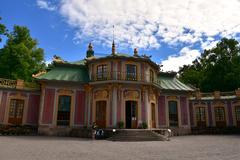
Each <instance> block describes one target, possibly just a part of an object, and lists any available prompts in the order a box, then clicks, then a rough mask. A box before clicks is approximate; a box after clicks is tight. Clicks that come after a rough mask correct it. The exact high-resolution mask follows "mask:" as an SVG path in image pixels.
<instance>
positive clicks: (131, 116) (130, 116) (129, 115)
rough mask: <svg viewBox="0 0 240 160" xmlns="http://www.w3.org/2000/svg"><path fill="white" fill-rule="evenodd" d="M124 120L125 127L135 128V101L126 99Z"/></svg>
mask: <svg viewBox="0 0 240 160" xmlns="http://www.w3.org/2000/svg"><path fill="white" fill-rule="evenodd" d="M125 118H126V119H125V122H126V128H128V129H130V128H132V129H134V128H137V102H136V101H126V104H125Z"/></svg>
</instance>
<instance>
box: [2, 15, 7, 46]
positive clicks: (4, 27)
mask: <svg viewBox="0 0 240 160" xmlns="http://www.w3.org/2000/svg"><path fill="white" fill-rule="evenodd" d="M0 20H2V18H1V17H0ZM6 34H7V29H6V26H5V25H4V24H1V23H0V42H2V38H1V36H2V35H6Z"/></svg>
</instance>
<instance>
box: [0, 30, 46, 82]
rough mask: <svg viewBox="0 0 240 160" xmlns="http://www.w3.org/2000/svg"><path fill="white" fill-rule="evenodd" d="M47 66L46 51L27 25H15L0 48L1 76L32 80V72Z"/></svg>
mask: <svg viewBox="0 0 240 160" xmlns="http://www.w3.org/2000/svg"><path fill="white" fill-rule="evenodd" d="M44 67H45V63H44V51H43V49H41V48H38V47H37V40H36V39H33V38H32V37H31V35H30V31H29V29H28V28H27V27H22V26H14V29H13V31H12V32H11V33H8V39H7V41H6V44H5V45H4V47H3V48H2V49H0V77H3V78H9V79H23V80H26V81H31V80H32V74H34V73H36V72H38V71H40V70H42V69H43V68H44Z"/></svg>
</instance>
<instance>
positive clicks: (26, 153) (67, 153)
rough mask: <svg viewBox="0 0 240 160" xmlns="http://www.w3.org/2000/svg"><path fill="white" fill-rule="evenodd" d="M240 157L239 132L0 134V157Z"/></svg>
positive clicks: (21, 159) (200, 159) (215, 159)
mask: <svg viewBox="0 0 240 160" xmlns="http://www.w3.org/2000/svg"><path fill="white" fill-rule="evenodd" d="M85 159H86V160H102V159H104V160H125V159H128V160H130V159H131V160H142V159H144V160H145V159H146V160H152V159H154V160H208V159H209V160H240V136H180V137H173V138H172V139H171V141H166V142H161V141H157V142H110V141H104V140H99V141H92V140H86V139H78V138H63V137H38V136H37V137H13V136H12V137H5V136H0V160H85Z"/></svg>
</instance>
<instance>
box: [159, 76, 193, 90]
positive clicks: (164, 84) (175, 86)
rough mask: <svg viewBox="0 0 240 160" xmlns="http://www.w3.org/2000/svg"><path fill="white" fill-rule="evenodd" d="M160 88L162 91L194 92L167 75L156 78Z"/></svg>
mask: <svg viewBox="0 0 240 160" xmlns="http://www.w3.org/2000/svg"><path fill="white" fill-rule="evenodd" d="M158 79H159V81H160V85H161V88H162V89H164V90H175V91H194V89H193V88H191V87H189V86H188V85H186V84H184V83H182V82H180V81H179V80H178V79H177V78H176V77H175V76H173V75H167V74H166V73H165V74H164V75H163V74H160V75H159V77H158Z"/></svg>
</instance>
